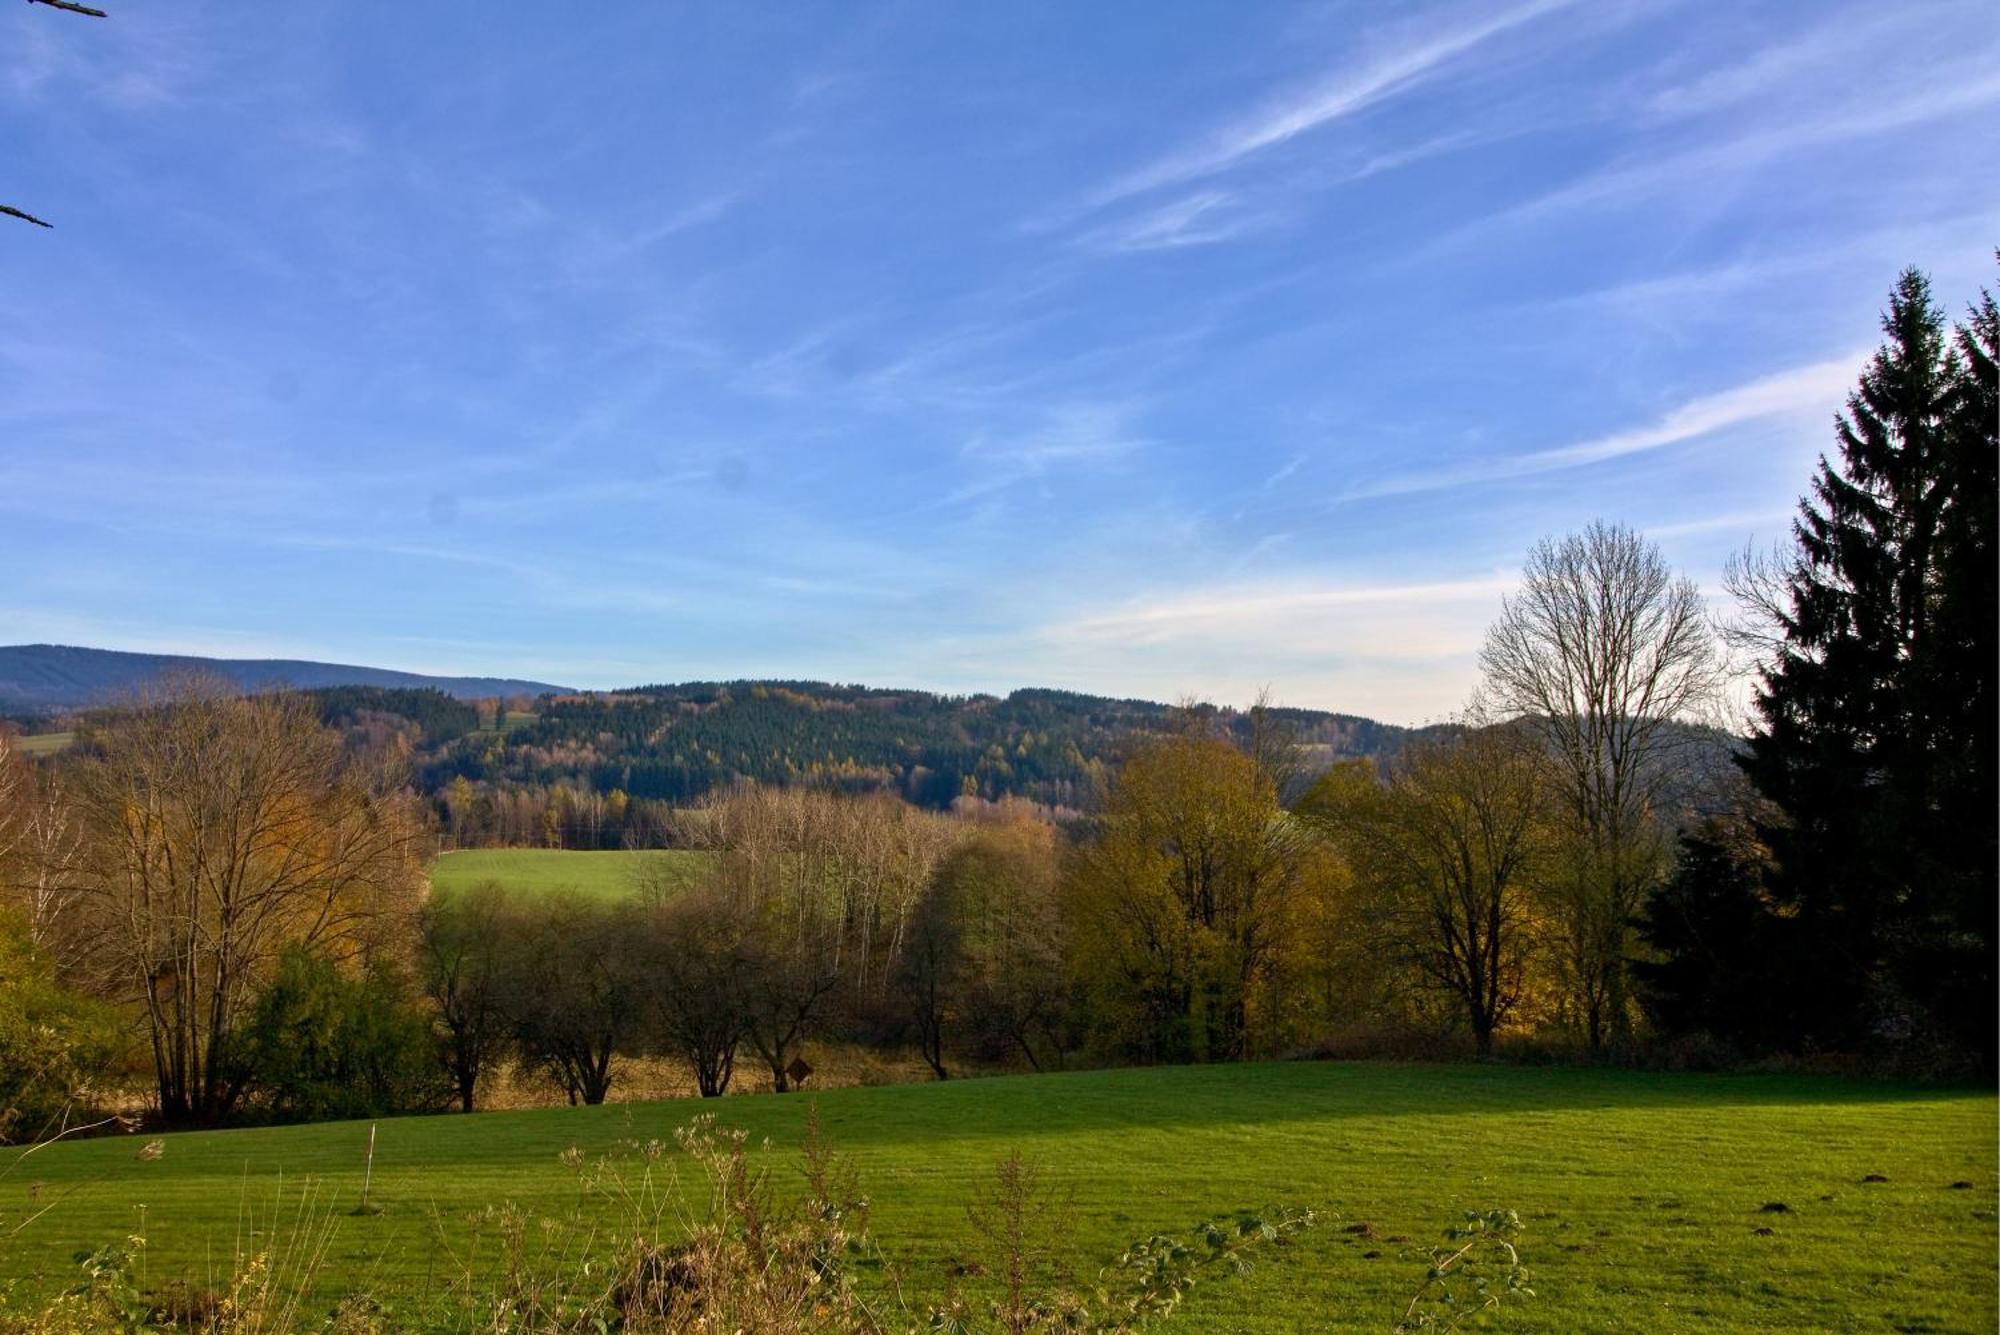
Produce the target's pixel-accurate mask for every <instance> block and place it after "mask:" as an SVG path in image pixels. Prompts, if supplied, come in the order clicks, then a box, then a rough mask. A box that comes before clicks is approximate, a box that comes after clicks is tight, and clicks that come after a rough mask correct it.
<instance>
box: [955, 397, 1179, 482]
mask: <svg viewBox="0 0 2000 1335" xmlns="http://www.w3.org/2000/svg"><path fill="white" fill-rule="evenodd" d="M1137 416H1138V409H1137V407H1136V406H1135V405H1132V404H1126V403H1071V404H1065V405H1062V406H1061V407H1058V408H1056V409H1054V410H1053V411H1052V412H1051V414H1050V415H1049V418H1048V420H1047V421H1046V422H1045V423H1044V424H1042V425H1041V426H1039V427H1037V428H1035V429H1032V430H1029V431H1025V432H1022V433H1020V434H1017V435H1005V436H1000V435H981V436H975V437H973V438H972V439H970V440H968V441H966V442H965V444H964V446H963V447H962V448H961V449H960V450H959V461H960V463H961V465H962V466H963V467H964V468H965V469H966V470H967V471H968V472H970V473H971V474H972V476H971V477H970V479H969V480H967V481H966V482H965V483H964V484H963V485H961V486H959V487H958V488H957V489H956V490H954V491H952V492H951V493H950V494H949V495H948V496H946V497H945V504H948V505H949V504H957V503H961V502H964V501H970V500H976V499H978V498H980V497H983V496H987V495H990V494H992V493H994V492H997V491H1001V490H1003V489H1005V488H1007V487H1011V486H1013V485H1014V484H1016V483H1018V482H1024V481H1028V480H1029V479H1033V478H1040V477H1044V476H1046V475H1047V474H1049V473H1050V472H1051V471H1053V470H1055V469H1057V468H1060V467H1066V466H1075V465H1103V464H1107V463H1113V462H1116V461H1118V460H1122V459H1125V458H1127V457H1129V456H1131V455H1132V454H1134V453H1136V452H1138V451H1139V450H1141V449H1143V448H1145V446H1146V444H1147V441H1146V439H1145V437H1144V436H1143V435H1141V434H1140V433H1138V432H1137V431H1136V430H1134V428H1133V424H1134V422H1135V420H1136V418H1137Z"/></svg>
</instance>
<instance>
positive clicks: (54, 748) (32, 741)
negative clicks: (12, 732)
mask: <svg viewBox="0 0 2000 1335" xmlns="http://www.w3.org/2000/svg"><path fill="white" fill-rule="evenodd" d="M75 740H76V734H75V733H73V732H38V733H33V734H31V735H29V736H26V737H21V738H18V739H16V741H15V745H16V746H18V747H20V748H21V754H22V755H28V756H52V755H54V754H55V753H56V752H58V751H61V750H63V749H65V748H66V747H68V746H69V744H70V743H71V742H73V741H75Z"/></svg>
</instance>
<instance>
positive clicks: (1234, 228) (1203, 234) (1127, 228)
mask: <svg viewBox="0 0 2000 1335" xmlns="http://www.w3.org/2000/svg"><path fill="white" fill-rule="evenodd" d="M1263 220H1264V218H1263V216H1262V215H1259V214H1256V213H1253V212H1251V211H1248V210H1246V209H1244V208H1243V207H1242V205H1241V203H1240V202H1239V199H1238V197H1237V195H1236V194H1235V193H1234V192H1232V191H1228V190H1197V191H1196V192H1195V193H1193V194H1191V195H1187V196H1184V197H1183V198H1180V199H1176V200H1173V201H1171V202H1170V203H1166V204H1162V205H1160V206H1159V207H1157V208H1151V209H1146V210H1143V211H1142V212H1140V213H1139V214H1137V215H1136V216H1133V217H1129V218H1121V219H1119V220H1117V221H1115V222H1110V223H1106V224H1104V225H1103V226H1101V227H1093V228H1091V229H1090V230H1089V231H1087V232H1085V233H1084V234H1083V235H1082V236H1081V237H1079V238H1078V240H1079V242H1080V243H1081V244H1083V245H1085V246H1089V247H1091V248H1094V249H1098V250H1108V251H1143V250H1176V249H1179V248H1180V247H1182V246H1204V245H1209V244H1212V243H1214V242H1217V241H1227V240H1230V239H1231V238H1233V237H1237V236H1240V235H1242V234H1243V233H1244V232H1247V231H1250V230H1252V229H1254V228H1256V227H1257V226H1258V225H1259V223H1260V222H1261V221H1263Z"/></svg>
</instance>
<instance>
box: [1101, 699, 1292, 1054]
mask: <svg viewBox="0 0 2000 1335" xmlns="http://www.w3.org/2000/svg"><path fill="white" fill-rule="evenodd" d="M1317 845H1318V841H1317V839H1316V838H1315V836H1314V835H1313V833H1312V832H1311V831H1310V830H1309V829H1308V828H1307V827H1305V826H1304V825H1303V824H1301V823H1300V822H1298V821H1297V820H1295V819H1294V818H1293V817H1292V816H1290V815H1289V814H1288V813H1287V812H1286V811H1285V810H1284V809H1283V808H1282V807H1281V806H1280V805H1279V803H1278V794H1277V788H1276V785H1275V783H1274V782H1273V780H1272V777H1271V775H1270V773H1269V772H1268V771H1267V770H1266V769H1265V768H1264V767H1263V766H1260V765H1259V764H1258V763H1257V761H1256V759H1255V758H1253V757H1252V756H1250V755H1247V754H1245V753H1244V752H1243V751H1242V750H1240V749H1238V748H1237V747H1236V746H1234V745H1232V744H1231V743H1230V742H1229V741H1227V740H1225V739H1223V738H1220V737H1216V736H1212V735H1208V734H1206V733H1204V732H1202V731H1199V730H1195V729H1190V730H1185V731H1183V732H1181V733H1180V734H1178V735H1175V736H1172V737H1169V738H1165V739H1160V740H1155V741H1152V742H1149V743H1147V744H1145V745H1142V746H1141V747H1140V748H1139V749H1138V750H1137V751H1135V752H1134V754H1133V755H1132V756H1131V758H1130V759H1129V760H1127V761H1126V763H1125V766H1124V768H1123V769H1122V770H1121V771H1120V772H1119V774H1118V777H1117V779H1116V781H1115V782H1114V784H1113V785H1112V788H1111V792H1110V795H1109V797H1108V799H1107V803H1106V808H1105V812H1104V818H1103V833H1102V834H1101V835H1100V837H1099V838H1098V839H1097V840H1096V841H1095V842H1094V843H1092V844H1090V845H1088V846H1087V847H1085V848H1084V849H1083V850H1081V852H1080V853H1079V855H1078V856H1077V858H1076V862H1075V866H1074V868H1073V871H1072V874H1071V878H1070V886H1069V894H1070V901H1071V911H1072V913H1073V914H1074V931H1075V934H1076V940H1075V951H1076V954H1077V958H1078V964H1079V967H1080V969H1081V970H1082V974H1083V977H1084V978H1086V979H1087V980H1088V982H1089V985H1090V987H1091V989H1092V998H1093V1002H1094V1004H1095V1007H1096V1010H1097V1013H1098V1017H1099V1021H1100V1024H1101V1025H1104V1026H1106V1027H1108V1028H1109V1029H1110V1030H1111V1031H1112V1033H1113V1035H1114V1041H1115V1043H1116V1045H1117V1046H1119V1047H1121V1048H1123V1049H1124V1050H1126V1051H1129V1052H1131V1053H1132V1054H1133V1055H1136V1056H1140V1057H1142V1058H1145V1059H1149V1060H1155V1061H1187V1060H1205V1061H1227V1060H1233V1059H1236V1058H1240V1057H1243V1056H1245V1055H1247V1054H1249V1053H1250V1052H1251V1051H1252V1050H1253V1049H1254V1048H1255V1047H1256V1046H1257V1037H1258V1036H1257V1035H1256V1034H1255V1033H1253V1017H1254V1016H1256V1015H1257V1014H1258V1012H1259V1009H1260V1007H1265V1006H1268V1004H1269V1003H1270V1001H1271V998H1270V996H1269V994H1268V988H1269V985H1270V984H1271V982H1272V980H1273V978H1274V977H1275V976H1276V974H1277V969H1278V965H1279V963H1280V961H1281V960H1282V959H1283V957H1284V955H1285V953H1286V952H1287V950H1288V949H1290V947H1291V945H1292V943H1293V940H1294V938H1295V934H1296V928H1297V925H1298V922H1299V919H1300V916H1301V912H1302V910H1303V908H1304V906H1305V903H1306V901H1307V900H1308V898H1309V897H1310V896H1312V895H1314V894H1315V893H1317V892H1319V891H1320V890H1321V889H1323V887H1324V883H1325V879H1326V877H1327V876H1328V874H1329V869H1328V866H1327V863H1326V861H1325V860H1324V858H1323V857H1322V856H1321V850H1320V849H1319V848H1318V846H1317Z"/></svg>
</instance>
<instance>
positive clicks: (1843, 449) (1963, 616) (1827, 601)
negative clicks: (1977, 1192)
mask: <svg viewBox="0 0 2000 1335" xmlns="http://www.w3.org/2000/svg"><path fill="white" fill-rule="evenodd" d="M1882 327H1883V331H1884V333H1885V334H1886V335H1887V338H1886V341H1885V343H1884V344H1883V346H1882V347H1881V349H1880V350H1879V351H1878V352H1877V353H1876V354H1875V356H1874V358H1873V359H1872V360H1871V361H1870V363H1869V365H1868V367H1867V369H1866V370H1865V371H1864V372H1863V374H1862V376H1861V380H1860V384H1859V385H1858V387H1857V388H1856V389H1855V391H1854V392H1853V393H1852V394H1851V395H1850V396H1849V398H1848V401H1847V409H1846V411H1845V412H1844V413H1842V414H1840V416H1839V418H1838V421H1837V436H1838V443H1839V452H1838V457H1837V458H1827V457H1825V456H1822V457H1821V459H1820V465H1819V470H1818V472H1817V474H1816V475H1815V477H1814V479H1813V483H1812V490H1811V494H1810V495H1808V496H1807V497H1805V498H1804V499H1802V500H1801V502H1800V506H1799V517H1798V519H1797V521H1796V522H1795V523H1794V525H1793V533H1794V537H1795V539H1796V551H1795V553H1794V554H1793V556H1792V558H1791V560H1790V564H1789V569H1788V570H1787V571H1786V572H1785V578H1784V589H1783V595H1784V596H1783V598H1782V599H1781V600H1780V606H1779V607H1778V609H1777V612H1778V622H1779V628H1780V630H1781V631H1782V641H1781V643H1780V644H1779V646H1778V648H1777V650H1776V652H1775V655H1774V657H1773V658H1772V660H1771V661H1770V662H1769V663H1768V664H1766V666H1765V669H1764V672H1763V677H1762V682H1761V686H1760V689H1759V692H1758V695H1757V702H1756V703H1757V712H1758V716H1759V720H1758V726H1757V727H1756V728H1755V729H1754V730H1753V733H1752V736H1751V739H1750V745H1749V748H1748V752H1747V754H1746V756H1745V757H1744V762H1743V763H1744V768H1745V770H1746V771H1747V772H1748V774H1749V776H1750V778H1751V779H1752V780H1753V781H1754V782H1755V784H1756V785H1757V787H1758V789H1759V790H1760V791H1761V792H1762V793H1763V794H1764V796H1765V797H1767V798H1768V799H1770V800H1771V801H1772V802H1773V803H1775V804H1776V806H1777V807H1778V808H1779V809H1780V810H1781V811H1782V813H1783V819H1782V820H1780V821H1777V822H1773V823H1772V824H1770V825H1768V826H1767V827H1766V828H1764V829H1763V831H1762V834H1763V837H1764V838H1765V840H1766V842H1767V843H1768V845H1769V846H1770V848H1771V851H1772V853H1773V854H1774V855H1775V860H1776V870H1775V872H1774V875H1773V883H1772V887H1771V888H1772V890H1773V892H1774V894H1775V896H1776V898H1777V900H1778V902H1779V903H1780V904H1782V905H1784V906H1786V908H1787V910H1788V912H1787V914H1786V918H1787V929H1786V930H1787V935H1789V936H1790V937H1791V938H1792V949H1791V950H1789V951H1788V952H1786V961H1785V964H1784V965H1783V966H1782V967H1785V968H1786V969H1787V971H1788V973H1789V975H1790V977H1789V979H1788V982H1789V984H1790V986H1791V987H1792V988H1794V989H1795V993H1794V1000H1795V1001H1797V1002H1798V1003H1800V1005H1799V1009H1798V1012H1797V1013H1798V1014H1800V1015H1801V1016H1803V1017H1804V1030H1805V1032H1803V1033H1802V1034H1801V1035H1800V1038H1802V1039H1803V1040H1805V1041H1807V1042H1810V1043H1816V1044H1821V1045H1826V1046H1835V1047H1841V1048H1848V1049H1852V1048H1856V1047H1861V1046H1878V1045H1884V1044H1887V1045H1892V1046H1893V1045H1905V1044H1911V1043H1916V1042H1921V1041H1924V1040H1928V1039H1934V1038H1939V1037H1943V1038H1948V1039H1951V1040H1954V1041H1956V1042H1957V1043H1959V1044H1961V1045H1963V1046H1964V1047H1965V1048H1967V1049H1968V1050H1970V1051H1973V1052H1976V1053H1980V1054H1984V1055H1985V1057H1986V1059H1987V1060H1989V1061H1990V1059H1991V1037H1992V1032H1993V1028H1992V1027H1993V1007H1992V1004H1991V999H1992V978H1993V972H1992V948H1993V930H1992V924H1993V898H1994V893H1995V885H1994V874H1995V873H1994V864H1993V850H1994V842H1993V830H1994V819H1995V815H1994V808H1993V797H1992V794H1993V792H1994V788H1993V784H1994V766H1995V754H1994V748H1993V744H1992V743H1993V736H1994V734H1993V718H1992V712H1993V701H1994V695H1993V677H1994V672H1995V652H1996V645H1995V618H1996V615H2000V614H1997V613H1996V609H1995V604H1994V600H1993V559H1994V553H1993V546H1992V532H1993V511H1994V506H1995V495H1994V471H1993V470H1994V453H1995V436H1994V418H1993V402H1994V399H1993V393H1994V391H1993V383H1992V377H1993V359H1992V353H1993V351H1994V347H1995V341H1994V333H1995V328H1994V322H1993V304H1992V301H1991V298H1990V297H1989V298H1987V299H1986V301H1985V303H1984V304H1983V305H1982V306H1981V307H1980V308H1977V309H1976V310H1975V312H1974V314H1973V317H1972V319H1971V320H1970V321H1969V322H1968V324H1967V325H1966V326H1964V327H1962V328H1961V329H1960V330H1958V331H1957V334H1956V337H1955V338H1954V337H1953V336H1952V335H1951V334H1950V333H1949V332H1948V331H1947V328H1946V323H1945V318H1944V315H1943V313H1942V311H1941V310H1940V309H1939V308H1938V307H1937V305H1936V304H1935V303H1934V302H1933V300H1932V298H1931V293H1930V286H1929V284H1928V282H1927V281H1926V280H1925V278H1924V276H1923V275H1922V274H1921V273H1919V272H1917V271H1916V270H1914V269H1912V270H1909V271H1906V272H1905V273H1904V274H1903V275H1902V277H1901V278H1900V279H1899V280H1898V282H1897V284H1896V287H1895V289H1894V291H1893V292H1892V294H1891V296H1890V302H1889V309H1888V310H1887V312H1885V314H1884V316H1883V321H1882ZM1975 715H1976V716H1975ZM1982 795H1983V797H1982ZM1982 801H1983V809H1975V807H1977V806H1978V804H1979V803H1981V802H1982Z"/></svg>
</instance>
